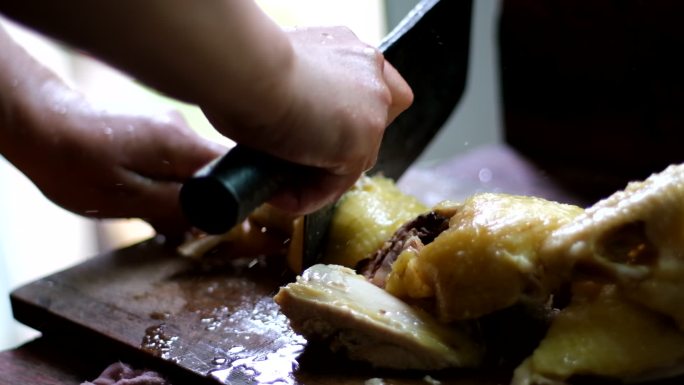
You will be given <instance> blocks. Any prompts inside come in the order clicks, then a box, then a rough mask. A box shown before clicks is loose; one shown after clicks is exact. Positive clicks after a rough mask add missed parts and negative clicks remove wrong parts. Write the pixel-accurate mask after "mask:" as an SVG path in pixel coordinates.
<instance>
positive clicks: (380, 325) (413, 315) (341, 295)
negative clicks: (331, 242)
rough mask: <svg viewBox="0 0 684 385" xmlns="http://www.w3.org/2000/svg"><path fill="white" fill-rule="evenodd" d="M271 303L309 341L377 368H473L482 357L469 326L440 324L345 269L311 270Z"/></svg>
mask: <svg viewBox="0 0 684 385" xmlns="http://www.w3.org/2000/svg"><path fill="white" fill-rule="evenodd" d="M274 299H275V301H276V303H278V305H279V306H280V307H281V310H282V311H283V313H284V314H285V315H287V317H288V318H289V320H290V325H291V326H292V328H293V329H294V330H295V331H296V332H297V333H299V334H302V335H303V336H305V337H306V339H307V340H308V341H310V342H311V341H324V342H326V343H328V344H330V347H331V349H332V350H334V351H344V352H345V353H346V354H347V355H348V357H349V358H351V359H353V360H360V361H366V362H370V363H372V364H373V365H375V366H378V367H383V368H397V369H443V368H449V367H475V366H477V365H478V364H479V363H480V362H481V360H482V357H483V352H484V350H483V347H482V346H481V345H480V344H479V343H478V342H477V340H476V339H474V338H473V337H472V334H470V333H469V332H468V330H467V325H465V324H464V325H462V328H459V327H458V326H457V325H452V326H451V327H446V326H444V325H441V324H439V323H438V322H436V321H435V320H434V319H433V318H432V317H431V316H429V315H428V314H427V313H424V312H422V311H419V310H417V309H415V308H413V307H411V306H409V305H407V304H406V303H404V302H402V301H401V300H399V299H397V298H396V297H394V296H392V295H390V294H388V293H387V292H386V291H384V290H382V289H380V288H378V287H377V286H374V285H373V284H371V283H369V282H368V281H367V280H366V279H365V278H364V277H363V276H361V275H358V274H356V273H355V272H354V271H353V270H351V269H349V268H346V267H342V266H338V265H315V266H312V267H310V268H309V269H307V270H306V271H305V272H304V273H303V274H302V275H301V276H299V277H298V278H297V280H296V282H293V283H290V284H288V285H287V286H285V287H283V288H281V289H280V291H279V292H278V294H277V295H276V296H275V297H274Z"/></svg>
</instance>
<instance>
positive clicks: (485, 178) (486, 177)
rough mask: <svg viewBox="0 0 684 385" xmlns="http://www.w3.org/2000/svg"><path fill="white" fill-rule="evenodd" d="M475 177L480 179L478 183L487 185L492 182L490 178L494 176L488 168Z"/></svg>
mask: <svg viewBox="0 0 684 385" xmlns="http://www.w3.org/2000/svg"><path fill="white" fill-rule="evenodd" d="M477 176H478V178H479V179H480V182H482V183H488V182H491V181H492V177H493V176H494V174H493V173H492V170H490V169H488V168H483V169H481V170H480V172H479V173H478V174H477Z"/></svg>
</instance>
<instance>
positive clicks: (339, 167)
mask: <svg viewBox="0 0 684 385" xmlns="http://www.w3.org/2000/svg"><path fill="white" fill-rule="evenodd" d="M288 35H289V38H290V42H291V44H292V46H293V49H294V62H293V63H292V65H291V66H290V68H289V69H287V72H284V73H282V74H281V76H282V81H281V82H280V84H279V85H278V88H277V89H275V90H274V92H275V94H276V95H278V96H279V97H277V98H275V97H271V98H268V99H264V100H265V101H270V102H269V103H270V104H271V105H264V106H263V111H264V113H265V114H266V115H267V116H266V117H265V118H261V117H257V123H256V124H253V125H252V126H251V127H250V126H247V127H246V126H245V123H244V122H241V121H231V120H229V119H226V118H225V117H224V116H221V115H218V114H215V113H212V111H208V114H207V115H208V117H209V118H210V120H211V121H212V123H213V124H214V125H215V127H216V128H217V129H218V130H219V131H220V132H222V133H223V134H225V135H226V136H228V137H230V138H232V139H234V140H235V141H236V142H238V143H241V144H243V145H245V146H248V147H250V148H253V149H256V150H260V151H264V152H266V153H269V154H271V155H274V156H276V157H279V158H283V159H286V160H289V161H291V162H294V163H298V164H302V165H307V166H312V167H314V168H315V169H314V171H312V172H311V173H310V174H309V175H302V176H301V177H298V178H297V180H293V181H291V183H290V184H289V186H288V189H287V190H286V191H283V192H282V193H280V194H278V195H277V196H276V197H275V198H274V199H273V200H272V202H271V203H272V204H274V205H275V206H277V207H279V208H281V209H284V210H286V211H290V212H293V213H300V214H304V213H308V212H311V211H314V210H316V209H318V208H320V207H322V206H323V205H325V204H326V203H329V202H332V201H334V200H335V199H337V198H338V197H339V196H340V195H342V194H343V193H344V192H345V191H346V190H347V189H348V188H349V187H351V186H352V185H353V184H354V182H355V181H356V180H357V179H358V178H359V177H360V175H361V174H362V173H363V172H364V171H366V170H368V169H369V168H371V167H372V166H373V165H374V164H375V161H376V158H377V155H378V150H379V148H380V142H381V140H382V136H383V133H384V130H385V128H386V127H387V125H389V123H391V122H392V120H394V118H396V117H397V115H399V114H400V113H401V112H402V111H404V110H405V109H406V108H408V106H409V105H410V104H411V102H412V100H413V94H412V92H411V89H410V87H409V86H408V84H407V83H406V82H405V81H404V80H403V78H402V77H401V76H400V75H399V73H398V72H397V71H396V70H395V69H394V67H392V66H391V65H390V64H389V63H388V62H387V61H385V60H384V57H383V55H382V53H381V52H380V51H379V50H378V49H376V48H374V47H371V46H369V45H367V44H365V43H363V42H361V41H360V40H359V39H358V38H357V37H356V36H355V35H354V34H353V33H352V32H351V31H350V30H349V29H347V28H343V27H334V28H308V29H295V30H292V31H290V32H288ZM270 113H272V115H268V114H270ZM259 119H262V120H259Z"/></svg>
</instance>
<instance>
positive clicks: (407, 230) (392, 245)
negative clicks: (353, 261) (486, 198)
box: [356, 210, 454, 288]
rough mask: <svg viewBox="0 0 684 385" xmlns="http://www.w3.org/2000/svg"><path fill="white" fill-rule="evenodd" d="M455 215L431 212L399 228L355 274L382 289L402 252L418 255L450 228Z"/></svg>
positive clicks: (363, 262) (359, 265)
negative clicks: (360, 275) (450, 222)
mask: <svg viewBox="0 0 684 385" xmlns="http://www.w3.org/2000/svg"><path fill="white" fill-rule="evenodd" d="M453 214H454V212H452V211H448V214H445V213H444V212H443V211H439V210H436V211H430V212H429V213H426V214H422V215H419V216H418V217H417V218H415V219H414V220H412V221H409V222H408V223H407V224H405V225H403V226H401V227H400V228H399V230H397V231H396V232H395V233H394V235H393V236H392V238H390V239H389V240H388V241H387V242H385V244H384V245H383V247H382V248H381V249H379V250H378V251H376V252H375V253H374V254H372V255H371V256H370V257H369V258H366V259H364V260H361V261H360V262H359V263H358V264H357V266H356V270H357V271H359V272H360V273H361V274H362V275H363V276H364V277H366V278H368V280H369V281H370V282H372V283H373V284H375V285H376V286H378V287H382V288H384V287H385V283H386V279H387V276H388V275H389V273H390V272H391V271H392V266H393V265H394V262H395V261H396V260H397V258H398V257H399V255H401V253H403V252H411V253H418V252H420V250H421V249H422V248H423V246H424V245H425V244H427V243H430V242H432V241H433V240H434V239H435V237H437V236H438V235H439V234H441V233H442V231H444V230H446V229H447V228H449V218H450V217H451V216H452V215H453Z"/></svg>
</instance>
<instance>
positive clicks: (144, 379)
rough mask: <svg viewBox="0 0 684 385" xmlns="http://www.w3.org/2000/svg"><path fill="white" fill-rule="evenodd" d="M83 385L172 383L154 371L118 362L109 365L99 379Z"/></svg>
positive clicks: (161, 384) (158, 384)
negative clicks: (134, 367)
mask: <svg viewBox="0 0 684 385" xmlns="http://www.w3.org/2000/svg"><path fill="white" fill-rule="evenodd" d="M81 385H171V383H170V382H168V381H166V380H165V379H164V378H163V377H162V376H160V375H159V374H157V373H155V372H153V371H149V370H139V369H133V368H131V367H130V366H128V365H126V364H124V363H121V362H117V363H115V364H112V365H109V367H107V369H105V370H104V372H102V374H100V377H98V378H97V379H95V380H93V381H92V382H89V381H86V382H84V383H82V384H81Z"/></svg>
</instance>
